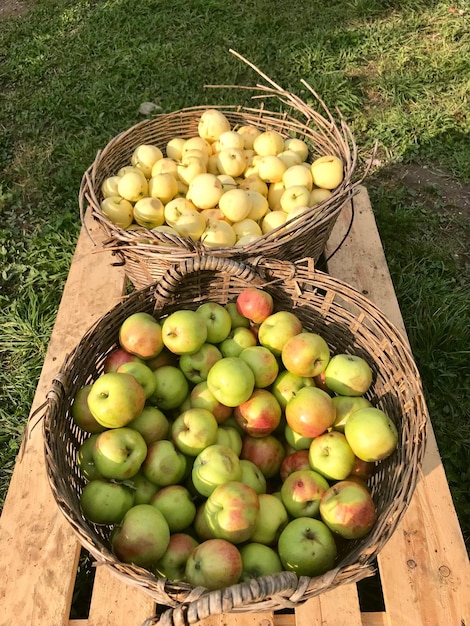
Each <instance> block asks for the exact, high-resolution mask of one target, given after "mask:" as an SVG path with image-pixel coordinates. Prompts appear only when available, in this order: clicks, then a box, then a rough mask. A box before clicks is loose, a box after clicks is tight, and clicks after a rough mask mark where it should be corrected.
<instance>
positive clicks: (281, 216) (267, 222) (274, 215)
mask: <svg viewBox="0 0 470 626" xmlns="http://www.w3.org/2000/svg"><path fill="white" fill-rule="evenodd" d="M286 221H287V213H286V212H285V211H282V210H279V211H269V213H266V215H265V216H264V217H263V221H262V222H261V230H262V231H263V235H266V234H267V233H269V232H271V231H272V230H274V229H275V228H277V227H278V226H283V225H284V224H285V223H286Z"/></svg>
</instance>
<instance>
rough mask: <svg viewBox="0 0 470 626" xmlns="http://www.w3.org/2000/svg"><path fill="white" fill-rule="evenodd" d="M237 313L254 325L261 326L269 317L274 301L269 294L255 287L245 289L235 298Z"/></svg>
mask: <svg viewBox="0 0 470 626" xmlns="http://www.w3.org/2000/svg"><path fill="white" fill-rule="evenodd" d="M236 305H237V311H238V313H239V314H240V315H243V316H244V317H246V318H248V319H249V320H250V321H252V322H254V323H255V324H261V322H264V320H265V319H266V318H267V317H269V316H270V315H271V313H272V312H273V308H274V301H273V297H272V296H271V294H270V293H269V292H267V291H265V290H264V289H259V288H257V287H246V288H245V289H243V290H242V291H241V292H240V293H239V294H238V296H237V299H236Z"/></svg>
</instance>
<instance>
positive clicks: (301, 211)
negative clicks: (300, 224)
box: [286, 205, 310, 223]
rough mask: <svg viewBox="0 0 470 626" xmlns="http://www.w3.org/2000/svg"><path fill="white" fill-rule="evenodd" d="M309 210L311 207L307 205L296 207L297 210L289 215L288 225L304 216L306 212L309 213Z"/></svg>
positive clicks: (293, 210)
mask: <svg viewBox="0 0 470 626" xmlns="http://www.w3.org/2000/svg"><path fill="white" fill-rule="evenodd" d="M309 209H310V207H309V206H307V205H300V206H296V207H295V209H292V211H289V213H288V214H287V220H286V223H287V222H291V221H292V220H293V219H295V218H296V217H298V216H299V215H303V214H304V213H305V211H308V210H309Z"/></svg>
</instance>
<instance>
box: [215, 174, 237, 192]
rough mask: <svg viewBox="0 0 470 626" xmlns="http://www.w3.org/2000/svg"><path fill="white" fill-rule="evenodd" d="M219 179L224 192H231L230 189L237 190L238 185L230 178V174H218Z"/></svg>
mask: <svg viewBox="0 0 470 626" xmlns="http://www.w3.org/2000/svg"><path fill="white" fill-rule="evenodd" d="M217 178H218V179H219V180H220V182H221V183H222V188H223V190H224V192H226V191H230V189H237V188H238V184H237V181H236V180H235V178H234V177H233V176H229V175H228V174H218V175H217Z"/></svg>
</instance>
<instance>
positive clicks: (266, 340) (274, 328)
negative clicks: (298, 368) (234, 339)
mask: <svg viewBox="0 0 470 626" xmlns="http://www.w3.org/2000/svg"><path fill="white" fill-rule="evenodd" d="M301 332H302V322H301V321H300V319H299V318H298V317H297V315H295V313H292V312H291V311H277V312H276V313H272V314H271V315H270V316H269V317H267V318H266V319H265V320H264V321H263V322H262V323H261V324H260V327H259V331H258V340H259V342H260V344H261V345H262V346H265V347H266V348H269V350H270V351H271V352H272V353H273V354H275V355H276V356H280V355H281V352H282V348H283V347H284V344H285V343H286V342H287V341H288V339H290V338H291V337H295V335H298V334H299V333H301Z"/></svg>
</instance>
